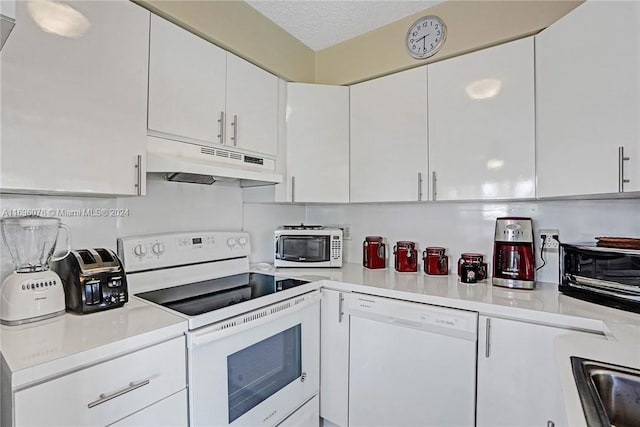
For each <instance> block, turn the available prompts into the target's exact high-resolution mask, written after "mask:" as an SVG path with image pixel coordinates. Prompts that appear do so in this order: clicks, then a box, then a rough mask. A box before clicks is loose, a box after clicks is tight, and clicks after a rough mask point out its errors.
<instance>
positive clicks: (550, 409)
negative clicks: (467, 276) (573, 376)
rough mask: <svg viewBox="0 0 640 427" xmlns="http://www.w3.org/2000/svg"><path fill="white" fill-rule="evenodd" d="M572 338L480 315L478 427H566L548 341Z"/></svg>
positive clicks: (552, 330) (551, 344) (558, 331)
mask: <svg viewBox="0 0 640 427" xmlns="http://www.w3.org/2000/svg"><path fill="white" fill-rule="evenodd" d="M578 333H581V332H575V331H569V330H566V329H561V328H553V327H549V326H541V325H534V324H531V323H525V322H517V321H512V320H505V319H496V318H489V317H486V316H480V323H479V325H478V397H477V425H478V427H485V426H486V427H497V426H505V427H513V426H519V427H528V426H531V427H534V426H536V427H539V426H546V425H548V424H547V422H548V421H552V422H554V423H555V425H556V426H557V427H561V426H562V427H564V426H566V425H567V420H566V414H565V409H564V401H563V398H562V390H561V385H560V373H559V371H558V366H557V364H556V356H555V354H556V353H555V349H554V339H555V338H556V337H557V336H559V335H564V334H578Z"/></svg>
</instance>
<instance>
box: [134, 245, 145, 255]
mask: <svg viewBox="0 0 640 427" xmlns="http://www.w3.org/2000/svg"><path fill="white" fill-rule="evenodd" d="M133 253H134V254H135V255H136V256H139V257H143V256H145V255H146V254H147V247H146V246H144V245H141V244H137V245H135V246H134V247H133Z"/></svg>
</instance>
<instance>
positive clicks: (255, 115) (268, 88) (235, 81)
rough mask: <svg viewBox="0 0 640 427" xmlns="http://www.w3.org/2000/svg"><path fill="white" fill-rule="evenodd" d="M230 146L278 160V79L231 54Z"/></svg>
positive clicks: (228, 73)
mask: <svg viewBox="0 0 640 427" xmlns="http://www.w3.org/2000/svg"><path fill="white" fill-rule="evenodd" d="M226 111H227V124H228V125H227V142H226V143H227V145H233V146H237V147H240V148H243V149H245V150H250V151H255V152H258V153H262V154H268V155H271V156H275V155H276V154H277V152H278V78H277V77H276V76H274V75H273V74H270V73H268V72H266V71H264V70H263V69H261V68H258V67H256V66H255V65H253V64H251V63H249V62H247V61H245V60H244V59H241V58H238V57H237V56H235V55H233V54H231V53H228V54H227V108H226Z"/></svg>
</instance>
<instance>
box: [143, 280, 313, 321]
mask: <svg viewBox="0 0 640 427" xmlns="http://www.w3.org/2000/svg"><path fill="white" fill-rule="evenodd" d="M305 283H309V282H307V281H305V280H298V279H286V278H284V277H277V276H271V275H267V274H260V273H243V274H236V275H234V276H227V277H220V278H218V279H211V280H204V281H202V282H195V283H189V284H187V285H181V286H175V287H172V288H165V289H158V290H156V291H149V292H143V293H140V294H136V296H138V297H140V298H142V299H145V300H147V301H151V302H153V303H156V304H159V305H162V306H164V307H167V308H170V309H172V310H175V311H178V312H180V313H182V314H186V315H188V316H197V315H199V314H203V313H208V312H210V311H213V310H217V309H219V308H224V307H228V306H230V305H234V304H238V303H241V302H244V301H249V300H252V299H256V298H260V297H263V296H265V295H271V294H274V293H276V292H280V291H284V290H287V289H291V288H294V287H296V286H299V285H303V284H305Z"/></svg>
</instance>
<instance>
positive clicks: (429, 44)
mask: <svg viewBox="0 0 640 427" xmlns="http://www.w3.org/2000/svg"><path fill="white" fill-rule="evenodd" d="M446 37H447V27H446V26H445V25H444V22H442V19H440V18H438V17H437V16H435V15H429V16H423V17H422V18H420V19H418V20H417V21H416V22H414V23H413V24H412V25H411V27H409V31H407V38H406V45H407V50H408V51H409V55H411V56H413V57H414V58H416V59H425V58H428V57H430V56H432V55H435V53H436V52H438V51H439V50H440V48H441V47H442V45H443V44H444V40H445V39H446Z"/></svg>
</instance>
